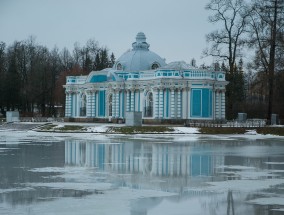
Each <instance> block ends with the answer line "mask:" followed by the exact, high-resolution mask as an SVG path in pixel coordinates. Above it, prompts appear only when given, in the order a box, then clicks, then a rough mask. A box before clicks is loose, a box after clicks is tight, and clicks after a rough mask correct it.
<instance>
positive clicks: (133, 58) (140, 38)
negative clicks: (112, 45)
mask: <svg viewBox="0 0 284 215" xmlns="http://www.w3.org/2000/svg"><path fill="white" fill-rule="evenodd" d="M149 46H150V45H149V44H148V43H147V42H146V36H145V34H144V33H142V32H139V33H138V34H137V36H136V42H134V43H132V50H130V51H128V52H126V53H124V54H123V55H122V56H121V57H120V58H118V60H117V61H116V63H115V65H114V67H113V68H114V69H117V70H124V71H129V72H131V71H143V70H151V69H156V68H157V67H162V66H165V65H166V63H165V60H164V59H162V58H161V57H160V56H159V55H157V54H156V53H154V52H152V51H150V50H149Z"/></svg>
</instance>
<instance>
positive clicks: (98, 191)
mask: <svg viewBox="0 0 284 215" xmlns="http://www.w3.org/2000/svg"><path fill="white" fill-rule="evenodd" d="M0 135H1V132H0ZM0 214H17V215H21V214H32V215H38V214H41V215H44V214H59V215H60V214H64V215H65V214H66V215H67V214H68V215H70V214H96V215H100V214H104V215H113V214H118V215H120V214H121V215H127V214H131V215H156V214H163V215H188V214H200V215H207V214H208V215H209V214H210V215H215V214H216V215H222V214H224V215H228V214H235V215H237V214H241V215H244V214H255V215H266V214H269V215H274V214H277V215H278V214H284V140H283V139H272V138H270V139H259V140H258V139H254V140H250V139H245V138H240V137H237V138H229V137H228V138H226V137H219V138H218V137H217V138H213V137H212V136H211V137H210V136H201V135H200V136H195V137H194V138H188V136H186V135H176V136H173V135H172V136H171V135H166V136H165V135H160V136H158V135H155V136H153V135H136V136H123V135H110V136H103V135H96V134H93V136H92V138H87V139H83V138H81V136H77V137H76V135H73V136H72V137H70V136H69V135H68V134H66V135H65V136H64V135H62V136H60V138H54V137H52V136H51V135H50V136H45V134H41V135H38V134H36V135H35V136H33V134H31V135H26V136H25V137H24V138H23V135H18V136H17V134H16V133H14V132H11V133H10V135H9V133H8V134H7V133H5V136H3V135H2V138H1V139H0Z"/></svg>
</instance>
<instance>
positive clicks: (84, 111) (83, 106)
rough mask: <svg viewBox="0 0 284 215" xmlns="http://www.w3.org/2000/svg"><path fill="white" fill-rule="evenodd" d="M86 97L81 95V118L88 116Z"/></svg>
mask: <svg viewBox="0 0 284 215" xmlns="http://www.w3.org/2000/svg"><path fill="white" fill-rule="evenodd" d="M86 103H87V99H86V95H85V94H82V95H81V106H80V116H86Z"/></svg>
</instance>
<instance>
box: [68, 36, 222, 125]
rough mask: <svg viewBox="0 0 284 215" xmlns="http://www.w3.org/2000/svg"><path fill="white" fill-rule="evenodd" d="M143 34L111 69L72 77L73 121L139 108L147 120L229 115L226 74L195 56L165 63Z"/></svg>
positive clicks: (121, 115) (70, 115) (119, 115)
mask: <svg viewBox="0 0 284 215" xmlns="http://www.w3.org/2000/svg"><path fill="white" fill-rule="evenodd" d="M149 46H150V45H149V44H148V43H147V42H146V37H145V35H144V33H142V32H140V33H138V34H137V36H136V42H134V43H133V44H132V47H133V48H132V50H130V51H127V52H126V53H124V54H123V55H122V56H121V57H120V58H118V60H117V61H116V63H115V64H114V66H113V68H107V69H104V70H101V71H92V72H91V73H90V74H89V75H88V76H68V77H67V82H66V85H64V88H65V92H66V104H65V117H66V120H70V121H107V120H116V119H124V118H125V113H126V112H129V111H140V112H142V117H143V120H144V122H149V123H151V122H170V123H175V122H182V121H185V120H187V119H195V120H215V119H220V120H221V119H225V86H226V84H227V81H226V80H225V74H224V72H223V71H215V69H214V68H212V69H199V68H197V67H196V66H195V61H194V62H191V65H189V64H187V63H185V62H184V61H179V62H172V63H169V64H166V62H165V60H164V59H163V58H161V57H160V56H159V55H157V54H156V53H154V52H152V51H150V50H149Z"/></svg>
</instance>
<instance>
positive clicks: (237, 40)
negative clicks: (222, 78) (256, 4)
mask: <svg viewBox="0 0 284 215" xmlns="http://www.w3.org/2000/svg"><path fill="white" fill-rule="evenodd" d="M206 9H207V10H209V11H210V12H212V13H213V15H211V16H209V22H210V23H212V24H216V25H217V26H218V27H220V28H219V29H217V30H215V31H213V32H211V33H209V34H208V35H207V36H206V39H207V42H208V43H209V45H210V48H207V49H206V50H204V54H205V56H214V57H216V58H218V59H219V60H222V61H223V66H222V69H223V70H225V72H226V79H227V80H228V81H229V84H228V85H227V87H226V112H227V117H228V118H233V117H234V115H235V112H237V111H238V110H237V109H238V108H236V107H237V106H239V107H240V105H237V103H238V102H240V101H241V100H242V99H243V98H242V94H243V90H242V89H243V88H244V85H243V86H241V89H240V88H239V87H240V82H239V81H240V80H243V77H242V76H243V72H242V71H238V67H237V65H236V64H237V62H238V60H240V59H241V48H242V47H243V46H244V44H245V31H246V27H247V20H248V14H249V10H248V8H247V5H246V4H245V2H244V1H243V0H211V1H210V3H208V4H207V5H206ZM241 84H243V81H242V82H241ZM240 93H241V94H240Z"/></svg>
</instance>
